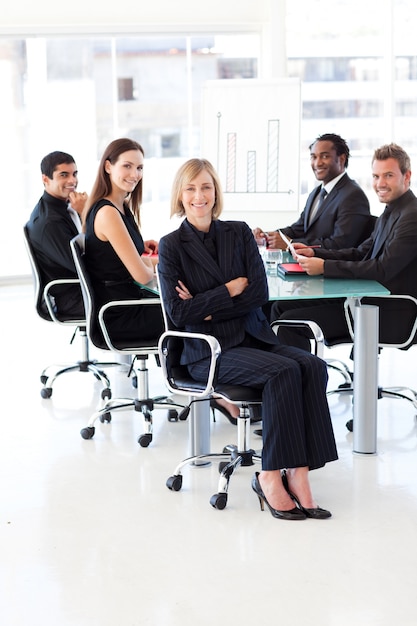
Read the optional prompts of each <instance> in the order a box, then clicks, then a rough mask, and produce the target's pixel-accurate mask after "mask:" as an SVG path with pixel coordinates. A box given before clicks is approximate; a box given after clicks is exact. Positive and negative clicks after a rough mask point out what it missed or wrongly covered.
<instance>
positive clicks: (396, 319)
mask: <svg viewBox="0 0 417 626" xmlns="http://www.w3.org/2000/svg"><path fill="white" fill-rule="evenodd" d="M362 304H372V305H377V306H378V305H379V304H381V305H384V304H385V305H388V306H385V308H384V307H383V306H382V307H381V308H380V310H379V319H380V326H379V329H380V333H379V341H378V347H379V348H399V349H401V350H408V348H410V347H411V346H412V345H415V344H416V343H417V299H416V298H414V297H413V296H409V295H404V294H390V295H386V296H378V297H372V298H362ZM345 317H346V322H347V326H348V329H349V333H350V337H351V339H352V341H353V337H354V332H355V330H354V311H352V309H351V307H350V306H349V302H348V300H346V302H345ZM387 329H389V331H390V334H391V336H390V337H388V336H386V335H385V334H384V333H386V332H387ZM392 331H395V337H396V339H393V336H394V333H393V332H392Z"/></svg>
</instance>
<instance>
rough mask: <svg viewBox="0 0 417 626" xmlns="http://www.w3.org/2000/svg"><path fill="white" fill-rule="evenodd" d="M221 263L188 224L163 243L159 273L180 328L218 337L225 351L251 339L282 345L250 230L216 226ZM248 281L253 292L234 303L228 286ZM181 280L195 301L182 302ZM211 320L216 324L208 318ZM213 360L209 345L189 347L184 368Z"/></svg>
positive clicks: (232, 224)
mask: <svg viewBox="0 0 417 626" xmlns="http://www.w3.org/2000/svg"><path fill="white" fill-rule="evenodd" d="M214 225H215V238H216V246H217V257H218V263H216V262H215V261H214V260H213V259H212V257H211V256H210V254H209V252H208V251H207V249H206V248H205V246H204V244H203V242H202V241H201V240H200V238H199V237H198V236H197V235H196V233H195V232H194V231H193V229H192V228H191V227H190V225H189V224H188V222H187V220H184V222H183V223H182V224H181V226H180V227H179V228H178V230H176V231H174V232H172V233H170V234H169V235H166V236H165V237H163V238H162V239H161V241H160V242H159V265H158V273H159V279H160V284H161V290H162V297H163V300H164V303H165V309H166V311H167V313H168V315H169V317H170V319H171V320H172V322H173V324H174V325H175V326H176V327H177V328H182V329H185V330H188V331H192V332H199V333H205V334H211V335H214V336H215V337H216V338H217V339H218V341H219V342H220V345H221V347H222V350H225V349H227V348H231V347H234V346H237V345H239V344H240V343H241V342H242V341H243V339H244V337H245V333H248V334H250V335H253V336H254V337H257V338H258V339H260V340H262V341H265V342H267V343H271V344H276V343H278V340H277V338H276V336H275V334H274V333H273V331H272V330H271V328H270V326H269V323H268V321H267V319H266V317H265V315H264V313H263V311H262V309H261V306H262V305H263V304H265V302H267V300H268V285H267V281H266V275H265V270H264V266H263V263H262V259H261V257H260V255H259V252H258V247H257V245H256V242H255V239H254V237H253V234H252V231H251V230H250V228H249V226H248V225H247V224H245V223H244V222H223V221H220V220H217V221H215V223H214ZM239 276H246V277H247V278H248V280H249V286H248V287H247V289H246V290H245V291H244V292H243V293H242V294H240V295H239V296H236V297H234V298H231V297H230V296H229V292H228V291H227V288H226V287H225V283H227V282H228V281H230V280H232V279H234V278H237V277H239ZM179 280H181V281H182V282H183V283H184V284H185V285H186V286H187V288H188V290H189V291H190V293H191V294H192V296H193V298H192V299H190V300H185V301H183V300H181V299H180V298H179V297H178V294H177V292H176V291H175V287H176V286H177V285H178V281H179ZM208 315H211V317H212V319H211V320H209V321H205V320H204V318H205V317H207V316H208ZM206 356H208V347H207V346H206V344H205V342H201V341H200V342H193V341H187V343H186V345H185V348H184V351H183V356H182V362H183V363H193V362H196V361H198V360H200V359H202V358H204V357H206Z"/></svg>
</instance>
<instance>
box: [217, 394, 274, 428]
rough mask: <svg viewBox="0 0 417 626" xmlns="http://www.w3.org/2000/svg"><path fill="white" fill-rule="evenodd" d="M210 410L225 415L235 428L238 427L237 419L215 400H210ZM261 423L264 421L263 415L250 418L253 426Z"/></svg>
mask: <svg viewBox="0 0 417 626" xmlns="http://www.w3.org/2000/svg"><path fill="white" fill-rule="evenodd" d="M210 408H212V409H213V410H214V409H217V410H218V411H220V413H221V414H222V415H224V416H225V417H226V418H227V419H228V420H229V422H230V423H231V424H233V426H237V417H233V415H231V414H230V413H229V411H228V410H227V409H226V407H224V406H222V405H221V404H219V403H218V402H217V400H216V399H215V398H211V399H210ZM261 421H262V416H261V415H253V416H252V417H251V418H250V423H251V424H256V423H257V422H261Z"/></svg>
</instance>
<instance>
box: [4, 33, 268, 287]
mask: <svg viewBox="0 0 417 626" xmlns="http://www.w3.org/2000/svg"><path fill="white" fill-rule="evenodd" d="M258 54H259V37H258V35H240V34H239V33H236V34H232V35H224V36H222V37H219V36H212V35H197V36H195V37H185V36H178V35H175V36H169V37H166V36H165V37H164V36H159V37H158V36H150V35H149V36H142V37H138V36H135V37H129V36H125V37H114V38H111V37H108V36H96V37H82V36H77V37H45V38H42V37H29V38H27V39H17V38H10V39H7V38H3V39H1V40H0V84H1V87H2V89H1V92H2V116H1V119H0V125H1V132H2V145H3V146H7V147H8V149H7V151H6V150H3V151H2V153H1V157H0V158H1V159H2V160H3V162H2V164H1V165H2V171H3V172H6V171H7V185H5V186H4V189H3V206H5V207H8V209H7V229H2V231H1V233H0V268H1V269H0V276H1V275H3V276H4V275H8V274H9V273H10V268H11V267H12V268H13V273H16V274H28V273H29V271H30V269H29V264H28V260H27V256H26V253H25V250H24V246H23V237H22V227H23V224H24V223H25V222H26V221H27V219H28V218H29V215H30V212H31V211H32V209H33V207H34V206H35V204H36V203H37V201H38V199H39V198H40V196H41V195H42V192H43V188H42V181H41V174H40V169H39V164H40V161H41V159H42V157H43V156H45V154H47V153H48V152H51V151H53V150H63V151H65V152H69V153H70V154H72V155H73V156H74V158H75V160H76V163H77V166H78V170H79V190H80V191H84V190H85V191H89V189H90V188H91V185H92V182H93V180H94V177H95V173H96V168H97V163H98V160H99V158H100V157H101V154H102V152H103V150H104V148H105V146H106V145H107V144H108V143H109V142H110V141H112V140H113V139H114V138H115V137H121V136H125V135H126V136H129V137H132V139H136V140H137V141H139V143H141V144H142V145H143V147H144V150H145V174H144V175H145V177H146V185H145V186H144V206H143V211H142V225H143V227H144V234H146V231H145V228H147V227H149V231H151V232H149V237H150V236H152V237H153V238H158V237H159V236H162V234H164V233H165V232H167V230H168V229H169V195H170V191H171V184H172V179H173V176H174V174H175V172H176V170H177V169H178V166H179V164H180V162H182V161H183V160H184V159H185V158H188V157H190V156H195V155H196V154H199V151H200V119H201V115H200V109H201V104H202V103H201V98H202V91H203V90H202V87H203V84H204V82H205V81H206V80H212V79H217V78H219V74H222V73H223V74H224V75H225V76H226V75H227V77H228V78H231V77H236V78H242V77H250V78H254V77H256V71H257V70H256V68H257V66H258ZM223 60H225V64H224V65H222V61H223ZM221 67H223V68H224V69H223V70H220V69H219V68H221ZM138 94H140V98H138ZM10 259H13V263H12V264H11V263H10Z"/></svg>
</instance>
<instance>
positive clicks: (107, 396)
mask: <svg viewBox="0 0 417 626" xmlns="http://www.w3.org/2000/svg"><path fill="white" fill-rule="evenodd" d="M110 398H111V389H109V388H108V387H106V389H103V391H102V392H101V399H102V400H110Z"/></svg>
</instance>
